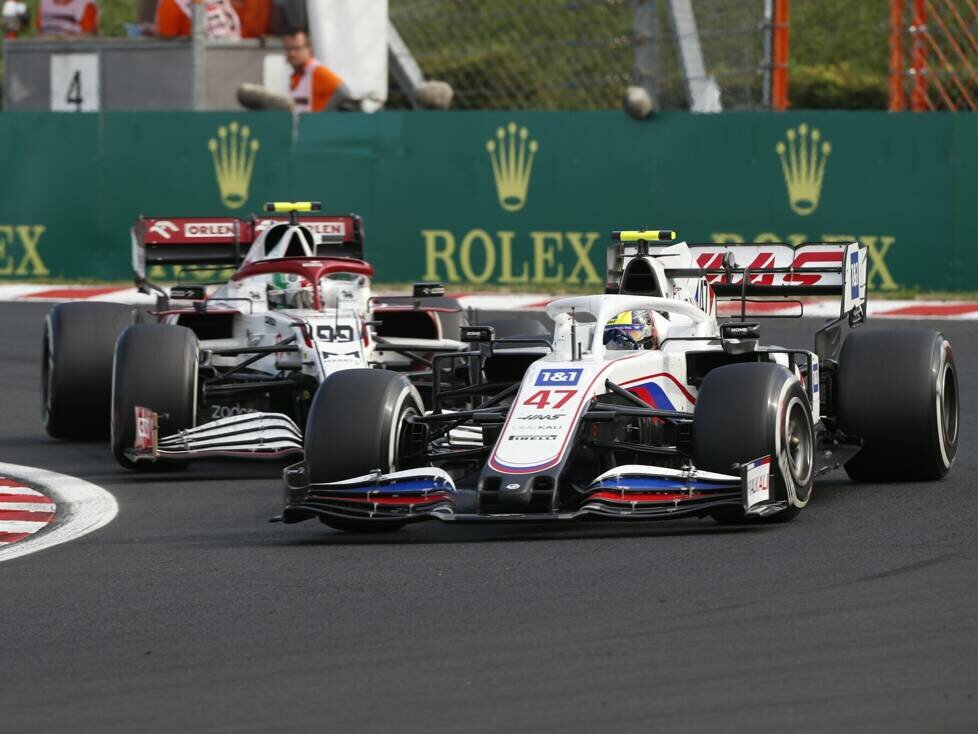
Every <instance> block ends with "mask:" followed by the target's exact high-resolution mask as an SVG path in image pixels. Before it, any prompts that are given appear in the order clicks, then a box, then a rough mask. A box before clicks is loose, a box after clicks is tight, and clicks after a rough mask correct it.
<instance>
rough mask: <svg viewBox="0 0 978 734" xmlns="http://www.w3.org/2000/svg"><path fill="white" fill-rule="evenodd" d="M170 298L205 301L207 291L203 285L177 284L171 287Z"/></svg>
mask: <svg viewBox="0 0 978 734" xmlns="http://www.w3.org/2000/svg"><path fill="white" fill-rule="evenodd" d="M170 298H172V299H173V300H174V301H203V300H204V299H205V298H207V292H206V291H205V290H204V286H202V285H175V286H173V287H172V288H170Z"/></svg>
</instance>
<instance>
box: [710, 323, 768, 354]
mask: <svg viewBox="0 0 978 734" xmlns="http://www.w3.org/2000/svg"><path fill="white" fill-rule="evenodd" d="M760 338H761V326H760V324H756V323H755V324H744V323H739V322H731V323H727V324H720V344H721V345H722V346H723V351H724V352H726V353H727V354H748V353H749V352H753V351H754V350H755V349H757V340H758V339H760Z"/></svg>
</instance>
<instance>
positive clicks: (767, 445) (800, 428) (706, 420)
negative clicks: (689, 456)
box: [693, 363, 815, 522]
mask: <svg viewBox="0 0 978 734" xmlns="http://www.w3.org/2000/svg"><path fill="white" fill-rule="evenodd" d="M693 416H694V417H693V461H694V463H695V465H696V467H697V468H698V469H705V470H707V471H714V472H719V473H723V474H730V473H732V472H733V465H734V464H743V463H745V462H748V461H751V460H753V459H757V458H760V457H762V456H764V455H769V456H770V457H771V465H772V482H771V489H772V495H773V497H772V499H774V500H778V501H782V502H787V503H788V507H787V508H786V509H785V510H782V511H781V512H779V513H777V514H775V515H769V516H768V517H767V518H763V519H765V520H770V521H773V522H784V521H787V520H791V519H793V518H794V517H795V516H796V515H797V514H798V513H799V512H800V511H801V510H802V508H804V507H805V505H807V504H808V501H809V500H810V499H811V495H812V484H813V481H814V476H815V470H814V464H815V428H814V425H813V424H812V411H811V406H810V405H809V403H808V397H807V396H806V395H805V390H804V389H803V388H802V386H801V384H800V383H799V382H798V380H797V379H796V378H795V377H794V375H792V374H791V373H790V372H789V371H788V370H787V369H785V368H784V367H782V366H781V365H778V364H773V363H750V364H747V363H745V364H732V365H725V366H723V367H717V368H716V369H714V370H711V371H710V372H708V373H707V375H706V377H705V378H704V380H703V383H702V385H700V390H699V396H698V397H697V402H696V408H695V411H694V414H693ZM713 517H714V519H716V520H717V521H718V522H744V520H745V519H746V517H745V515H744V510H743V509H742V508H735V507H730V508H723V509H720V510H717V511H715V512H714V513H713Z"/></svg>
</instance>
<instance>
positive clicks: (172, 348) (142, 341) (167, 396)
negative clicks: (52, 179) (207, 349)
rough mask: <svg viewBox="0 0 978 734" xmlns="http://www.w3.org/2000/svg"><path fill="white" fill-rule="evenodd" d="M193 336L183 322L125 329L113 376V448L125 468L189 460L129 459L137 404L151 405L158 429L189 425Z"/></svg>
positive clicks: (169, 466) (193, 401)
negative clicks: (126, 453)
mask: <svg viewBox="0 0 978 734" xmlns="http://www.w3.org/2000/svg"><path fill="white" fill-rule="evenodd" d="M197 365H198V358H197V337H196V336H194V333H193V332H192V331H191V330H190V329H188V328H186V327H183V326H163V325H161V324H141V325H137V326H130V327H129V328H128V329H126V330H125V331H124V332H123V333H122V336H120V337H119V342H118V344H117V345H116V349H115V367H114V371H113V382H112V454H113V456H115V459H116V461H118V462H119V464H120V465H122V466H123V467H125V468H126V469H134V470H138V471H160V470H176V469H184V468H186V466H187V464H188V462H186V461H179V460H177V461H174V460H162V461H156V462H153V461H138V462H133V461H130V460H129V459H128V458H127V457H126V455H125V451H126V450H127V449H131V448H132V447H133V443H134V441H135V438H136V414H135V408H136V406H137V405H138V406H142V407H144V408H149V409H151V410H154V411H156V413H157V414H158V416H159V435H160V437H163V436H168V435H171V434H173V433H176V432H177V431H180V430H182V429H186V428H192V427H193V426H194V425H195V424H196V422H197V420H196V412H197V376H198V370H197Z"/></svg>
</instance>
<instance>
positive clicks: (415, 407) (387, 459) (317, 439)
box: [304, 369, 424, 532]
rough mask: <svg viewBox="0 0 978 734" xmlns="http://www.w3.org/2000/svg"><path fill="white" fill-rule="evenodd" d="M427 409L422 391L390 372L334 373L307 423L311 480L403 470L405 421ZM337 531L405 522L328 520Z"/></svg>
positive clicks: (373, 528) (321, 389)
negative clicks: (419, 393) (420, 392)
mask: <svg viewBox="0 0 978 734" xmlns="http://www.w3.org/2000/svg"><path fill="white" fill-rule="evenodd" d="M423 412H424V409H423V407H422V404H421V397H420V396H419V395H418V391H417V389H416V388H415V387H414V386H413V385H412V384H411V383H410V382H409V381H408V380H407V378H406V377H404V376H403V375H399V374H397V373H395V372H390V371H387V370H375V369H351V370H343V371H341V372H336V373H334V374H332V375H330V376H329V377H328V378H326V380H325V381H324V382H323V384H322V385H320V387H319V390H317V391H316V396H315V397H314V398H313V401H312V406H311V407H310V410H309V418H308V419H307V420H306V431H305V439H304V443H305V453H306V463H307V465H308V467H309V481H310V483H313V484H319V483H323V482H335V481H339V480H342V479H350V478H352V477H358V476H363V475H365V474H370V473H371V472H374V471H380V472H381V473H384V474H387V473H390V472H393V471H397V470H398V469H403V468H405V467H403V466H399V454H400V453H401V443H402V441H403V434H402V428H403V425H404V419H405V418H406V417H407V416H409V415H421V414H422V413H423ZM321 520H322V521H323V523H325V524H326V525H329V526H330V527H332V528H336V529H337V530H347V531H359V532H376V531H385V530H396V529H397V528H400V527H402V526H403V525H404V522H403V521H401V520H361V519H358V518H349V519H347V518H334V517H322V518H321Z"/></svg>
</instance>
